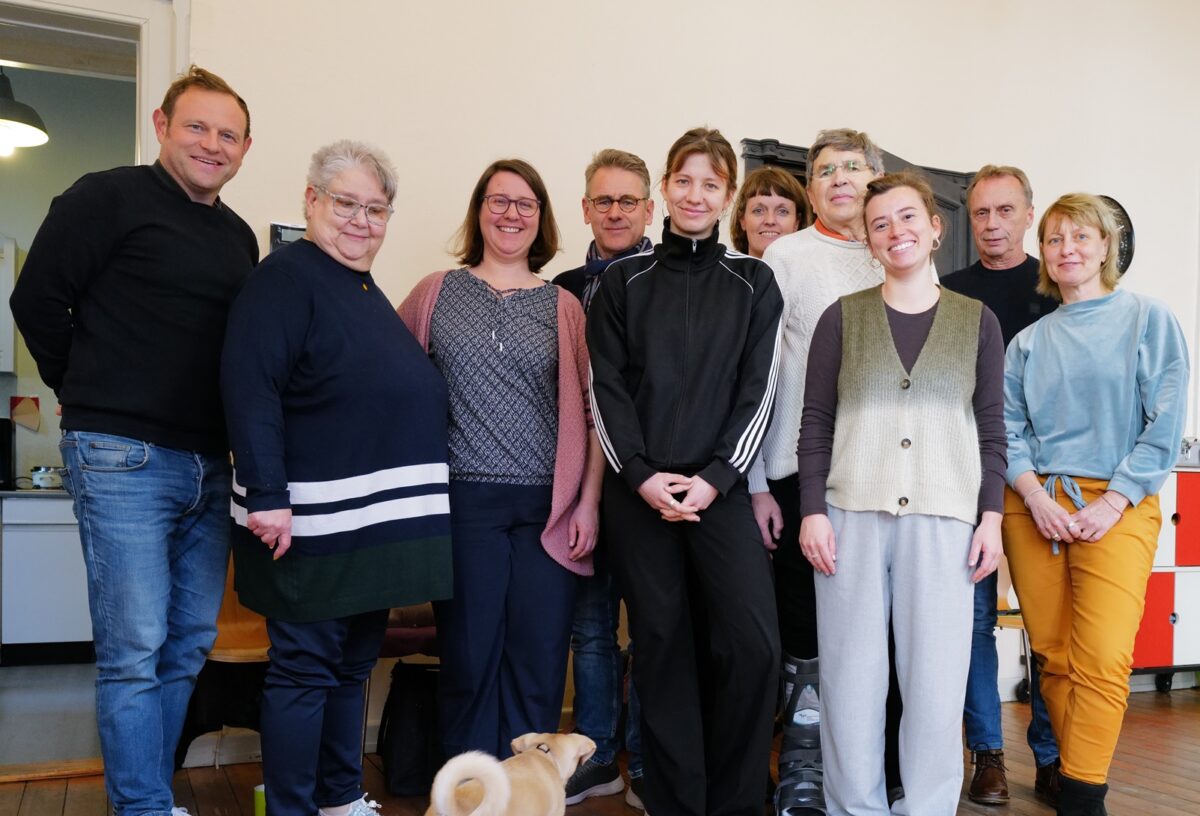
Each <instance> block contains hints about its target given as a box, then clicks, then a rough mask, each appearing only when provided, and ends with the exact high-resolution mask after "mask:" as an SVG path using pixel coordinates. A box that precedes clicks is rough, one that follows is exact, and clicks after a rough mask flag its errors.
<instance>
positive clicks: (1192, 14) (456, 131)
mask: <svg viewBox="0 0 1200 816" xmlns="http://www.w3.org/2000/svg"><path fill="white" fill-rule="evenodd" d="M1198 27H1200V5H1198V4H1195V3H1192V2H1190V0H1151V2H1146V3H1139V4H1133V3H1127V2H1123V0H1097V1H1096V2H1092V3H1087V4H1084V3H1076V2H1057V3H1047V2H1043V1H1042V0H1009V2H1005V3H983V2H962V0H923V2H922V1H918V2H914V3H908V4H896V3H880V2H875V1H874V0H865V1H864V2H858V3H853V4H849V5H847V4H837V3H812V2H803V3H801V2H797V3H775V4H769V5H766V6H753V7H750V9H749V10H746V11H739V6H738V5H737V4H735V3H732V2H728V0H724V1H723V2H713V0H664V1H662V2H641V3H609V4H575V3H564V2H562V1H561V0H513V2H509V3H504V4H484V3H476V2H461V1H456V0H448V1H447V2H437V3H434V2H421V3H418V2H385V1H384V0H375V1H374V2H372V1H371V0H367V1H366V2H359V3H356V4H353V6H345V7H341V6H333V5H331V4H329V3H327V2H322V0H294V1H293V2H290V3H287V4H281V3H274V2H254V3H246V2H243V0H195V1H194V2H193V4H192V19H191V38H190V43H191V58H192V59H193V60H194V61H196V62H198V63H200V64H202V65H205V66H207V67H209V68H212V69H213V70H216V71H217V72H219V73H221V74H223V75H224V76H225V77H226V78H227V79H229V80H230V81H231V82H232V83H233V84H234V85H235V87H237V88H238V89H239V91H240V92H241V93H242V94H243V95H244V96H245V97H246V99H247V100H248V101H249V103H250V106H251V110H252V114H253V117H254V147H253V149H252V150H251V152H250V155H249V156H248V157H247V159H246V163H245V165H244V166H243V169H242V171H241V174H240V176H239V177H238V178H237V179H236V180H235V181H234V182H233V184H231V185H230V187H229V188H228V190H227V200H229V201H230V202H231V203H232V204H233V205H234V206H235V207H236V208H237V209H238V210H239V211H240V212H241V213H242V214H243V215H244V216H246V217H247V219H248V220H249V221H250V223H251V224H252V225H253V226H254V227H255V229H256V230H257V231H258V233H259V237H260V240H261V241H263V242H264V243H265V241H266V229H267V223H268V222H269V221H271V220H283V221H296V220H298V219H299V215H300V197H301V192H302V189H303V179H304V172H305V168H306V165H307V160H308V157H309V155H310V154H311V153H312V151H313V150H314V149H315V148H316V147H318V146H319V145H321V144H323V143H325V142H328V141H330V140H332V139H334V138H339V137H353V138H361V139H366V140H369V141H373V142H375V143H377V144H379V145H380V146H381V147H382V148H384V149H385V150H386V151H387V152H389V153H390V154H391V156H392V158H393V159H394V160H395V161H396V162H397V163H398V165H399V166H400V168H401V171H402V177H403V183H402V188H401V191H400V194H399V200H398V202H397V204H398V207H397V209H398V211H399V213H398V216H397V217H396V218H395V220H394V221H393V222H392V226H391V231H390V232H391V234H390V236H389V238H388V243H387V244H386V245H385V247H384V249H383V251H382V252H381V254H380V256H379V259H378V262H377V267H376V272H377V276H378V277H379V279H380V280H381V282H382V283H383V285H384V287H385V288H386V289H387V290H388V291H389V293H390V295H391V297H392V298H393V299H394V300H399V299H401V298H402V297H403V295H404V294H405V293H406V292H407V290H408V288H409V287H410V286H411V285H412V284H413V283H414V282H415V281H416V280H417V279H418V278H419V277H420V276H421V275H423V274H425V273H427V272H429V271H432V270H434V269H437V268H441V267H445V266H447V265H448V264H449V263H450V259H449V258H448V257H447V256H446V254H445V252H444V247H445V242H446V239H447V238H448V237H449V236H450V234H451V233H452V232H453V231H454V229H455V227H456V226H457V225H458V223H459V222H460V220H461V218H462V215H463V212H464V210H465V207H466V203H467V202H466V198H467V196H468V195H469V193H470V190H471V186H472V184H473V182H474V181H475V179H476V178H477V177H478V174H479V172H480V171H481V170H482V169H483V167H484V166H485V165H486V164H487V163H488V162H489V161H491V160H492V159H494V158H497V157H499V156H503V155H508V154H517V155H521V156H523V157H526V158H528V159H529V160H531V161H532V162H533V163H534V164H535V166H537V167H538V168H539V170H540V171H541V172H542V174H543V175H544V176H545V178H546V181H547V184H548V186H549V188H550V193H551V198H552V200H553V202H554V204H555V209H556V212H557V214H558V216H559V221H560V224H561V226H562V227H563V232H564V238H565V251H564V253H563V254H562V255H561V256H560V258H559V259H558V260H557V261H555V262H552V263H551V264H550V265H549V267H548V271H549V272H556V271H559V270H562V269H565V268H569V267H571V266H574V265H577V264H578V263H580V262H581V259H582V255H583V252H584V250H585V248H586V246H587V241H588V239H589V238H590V234H589V233H588V231H587V228H586V227H585V226H584V225H583V223H582V219H581V217H580V215H579V204H578V201H579V198H580V196H581V194H582V171H583V167H584V165H585V164H586V163H587V161H588V159H589V158H590V156H591V154H592V152H593V151H595V150H597V149H599V148H602V147H610V146H611V147H622V148H625V149H629V150H632V151H634V152H637V153H639V154H640V155H642V156H643V157H644V158H645V159H646V160H647V162H648V164H649V165H650V167H651V170H652V172H659V171H661V170H662V164H663V162H664V159H665V155H666V150H667V147H668V146H669V145H670V143H671V142H672V141H673V140H674V138H675V137H677V136H678V135H679V134H680V133H682V132H683V131H684V130H685V129H687V128H688V127H691V126H693V125H697V124H701V123H707V124H709V125H711V126H714V127H719V128H721V129H722V131H723V132H724V133H725V134H726V136H728V137H729V138H730V140H731V141H732V142H734V144H735V146H737V142H738V141H739V140H740V139H743V138H778V139H779V140H781V141H785V142H790V143H793V144H799V145H807V144H808V143H809V142H811V140H812V138H813V136H814V135H815V133H816V131H817V130H818V129H820V128H824V127H840V126H849V127H855V128H858V129H862V130H866V131H868V132H869V133H870V134H871V135H872V137H874V138H875V140H876V141H877V142H879V143H880V144H881V145H882V146H884V147H885V148H886V149H888V150H890V151H892V152H893V153H896V154H898V155H900V156H903V157H905V158H906V159H909V160H910V161H913V162H916V163H919V164H928V165H934V166H939V167H945V168H949V169H954V170H972V169H975V168H977V167H978V166H980V165H981V164H984V163H986V162H997V163H1006V164H1016V165H1019V166H1021V167H1023V168H1024V169H1025V170H1026V171H1027V172H1028V173H1029V175H1030V177H1031V179H1032V181H1033V185H1034V190H1035V194H1036V197H1035V198H1036V204H1037V205H1038V206H1039V207H1042V206H1045V205H1046V204H1048V203H1049V202H1050V201H1052V200H1053V199H1054V198H1055V197H1057V196H1058V195H1060V194H1062V193H1064V192H1068V191H1073V190H1079V189H1082V190H1090V191H1096V192H1103V193H1106V194H1108V195H1111V196H1113V197H1115V198H1116V199H1118V200H1119V201H1121V202H1122V204H1124V205H1125V207H1126V209H1127V210H1128V211H1129V212H1130V215H1131V217H1132V219H1133V221H1134V223H1135V225H1136V228H1137V254H1136V258H1135V261H1134V265H1133V268H1132V270H1131V271H1130V273H1129V275H1128V276H1127V277H1126V281H1125V284H1124V285H1126V286H1128V287H1129V288H1131V289H1135V290H1138V291H1142V292H1145V293H1148V294H1152V295H1156V296H1158V297H1161V298H1164V299H1167V300H1169V301H1170V302H1171V303H1172V305H1173V306H1174V308H1175V309H1176V312H1177V314H1178V316H1179V319H1180V321H1181V323H1182V324H1183V326H1184V329H1185V331H1186V332H1187V335H1188V337H1189V338H1191V339H1193V340H1194V339H1195V338H1196V336H1197V296H1198V290H1197V265H1198V252H1200V227H1198V224H1200V158H1198V157H1197V154H1196V151H1195V149H1194V145H1196V144H1197V143H1200V106H1198V105H1197V103H1196V99H1197V96H1196V88H1195V83H1196V79H1197V77H1200V49H1196V48H1195V45H1194V39H1193V38H1194V31H1195V30H1197V28H1198ZM345 66H351V67H349V68H347V67H345ZM996 111H1002V112H996ZM660 212H661V204H660ZM653 229H654V230H655V232H657V229H658V227H657V225H656V226H655V227H654V228H653ZM1030 248H1031V249H1033V248H1034V244H1033V242H1032V239H1031V241H1030ZM1189 427H1194V426H1193V425H1189Z"/></svg>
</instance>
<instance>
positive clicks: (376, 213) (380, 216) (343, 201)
mask: <svg viewBox="0 0 1200 816" xmlns="http://www.w3.org/2000/svg"><path fill="white" fill-rule="evenodd" d="M313 189H314V190H319V191H321V192H322V193H324V194H325V195H327V196H329V201H330V203H331V204H333V214H334V215H336V216H337V217H338V218H354V217H355V216H356V215H358V211H359V210H365V211H366V213H367V220H368V221H370V222H371V223H372V224H374V225H375V226H377V227H382V226H384V225H386V224H387V222H388V219H389V218H391V217H392V213H394V212H395V211H396V210H395V208H394V207H392V206H391V205H390V204H359V203H358V202H357V201H355V200H354V199H353V198H347V197H346V196H344V195H338V194H337V193H331V192H329V190H327V189H326V188H324V187H318V186H317V185H315V184H314V185H313Z"/></svg>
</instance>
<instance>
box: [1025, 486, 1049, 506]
mask: <svg viewBox="0 0 1200 816" xmlns="http://www.w3.org/2000/svg"><path fill="white" fill-rule="evenodd" d="M1039 493H1041V494H1042V495H1043V496H1045V497H1046V498H1050V496H1049V495H1048V494H1047V493H1046V491H1045V490H1043V489H1042V488H1040V487H1035V488H1034V489H1033V490H1030V491H1029V492H1028V493H1026V494H1025V495H1024V496H1022V497H1021V502H1022V503H1023V504H1024V505H1025V507H1026V508H1028V507H1029V501H1030V500H1031V499H1032V498H1033V497H1034V496H1036V495H1037V494H1039Z"/></svg>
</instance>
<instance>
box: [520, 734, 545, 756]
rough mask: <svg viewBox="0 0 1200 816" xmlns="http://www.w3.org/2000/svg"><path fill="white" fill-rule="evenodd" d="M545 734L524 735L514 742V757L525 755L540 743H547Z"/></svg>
mask: <svg viewBox="0 0 1200 816" xmlns="http://www.w3.org/2000/svg"><path fill="white" fill-rule="evenodd" d="M544 738H545V734H522V735H521V736H519V737H517V738H516V739H514V740H513V741H512V752H513V755H514V756H516V755H517V754H523V753H525V752H526V751H528V750H529V749H530V748H533V747H534V746H536V745H537V744H538V743H539V742H545V739H544Z"/></svg>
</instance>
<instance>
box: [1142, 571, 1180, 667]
mask: <svg viewBox="0 0 1200 816" xmlns="http://www.w3.org/2000/svg"><path fill="white" fill-rule="evenodd" d="M1174 612H1175V573H1173V572H1155V573H1151V575H1150V580H1149V582H1148V583H1147V584H1146V609H1145V611H1144V612H1143V613H1142V625H1141V628H1140V629H1138V633H1137V639H1136V640H1135V641H1134V642H1133V667H1134V668H1135V669H1145V668H1154V667H1159V666H1171V665H1173V663H1174V658H1175V625H1174V624H1173V623H1172V622H1171V616H1172V615H1173V614H1174Z"/></svg>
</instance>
